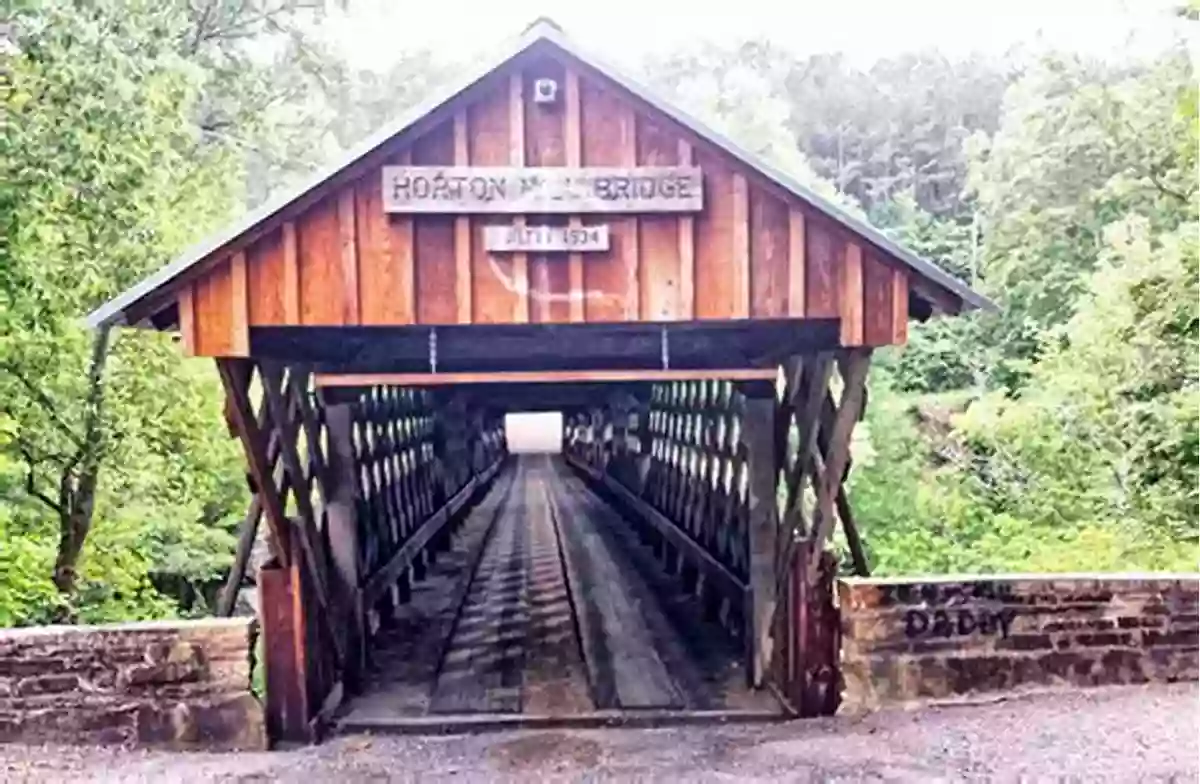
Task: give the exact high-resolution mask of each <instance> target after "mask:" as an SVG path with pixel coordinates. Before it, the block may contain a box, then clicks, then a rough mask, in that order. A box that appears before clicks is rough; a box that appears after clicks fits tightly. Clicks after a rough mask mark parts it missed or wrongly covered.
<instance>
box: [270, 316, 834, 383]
mask: <svg viewBox="0 0 1200 784" xmlns="http://www.w3.org/2000/svg"><path fill="white" fill-rule="evenodd" d="M837 341H838V321H837V319H824V320H800V319H772V320H742V321H726V322H672V323H656V324H648V323H634V324H531V325H512V324H496V325H488V326H480V325H450V326H413V327H255V328H254V329H252V330H251V335H250V350H251V353H252V354H253V355H254V356H258V357H265V358H271V359H275V360H278V361H283V362H297V363H303V364H305V365H306V366H309V367H311V368H312V369H313V370H314V371H316V372H319V373H337V374H361V373H492V372H511V371H568V370H572V371H584V370H725V369H729V368H767V367H774V366H775V365H777V364H779V363H780V362H781V361H782V359H783V358H784V357H785V356H790V355H792V354H802V353H808V352H813V351H819V350H823V349H829V348H832V347H836V346H837V345H838V343H837Z"/></svg>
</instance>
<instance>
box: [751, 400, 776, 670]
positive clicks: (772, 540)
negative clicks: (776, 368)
mask: <svg viewBox="0 0 1200 784" xmlns="http://www.w3.org/2000/svg"><path fill="white" fill-rule="evenodd" d="M744 392H745V393H746V403H745V414H744V416H743V419H742V440H743V443H744V445H745V447H746V455H747V460H748V463H747V468H748V470H749V472H750V483H749V503H750V510H749V512H750V518H749V526H748V532H747V533H748V539H749V550H750V553H749V555H750V568H749V578H750V579H749V583H750V592H749V595H748V600H747V604H748V606H747V607H746V612H745V614H744V618H745V621H746V627H747V630H748V632H749V633H748V634H747V635H746V653H747V660H748V661H747V663H748V667H747V674H748V675H749V678H750V682H751V685H752V686H755V687H759V686H762V685H763V679H764V678H765V676H766V673H767V670H768V668H769V667H770V662H771V653H772V637H773V635H772V629H771V621H772V618H773V616H774V614H775V601H776V597H775V593H776V587H775V586H776V582H775V548H776V540H777V538H778V529H779V502H778V500H777V498H776V487H777V486H778V478H779V465H778V464H777V462H776V454H775V411H776V403H775V395H774V388H773V387H770V386H769V385H765V384H764V385H758V384H755V385H753V386H750V385H747V387H746V388H745V390H744Z"/></svg>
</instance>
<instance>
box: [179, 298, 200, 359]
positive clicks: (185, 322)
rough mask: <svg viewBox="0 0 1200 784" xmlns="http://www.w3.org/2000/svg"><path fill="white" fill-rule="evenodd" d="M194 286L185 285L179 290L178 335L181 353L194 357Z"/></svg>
mask: <svg viewBox="0 0 1200 784" xmlns="http://www.w3.org/2000/svg"><path fill="white" fill-rule="evenodd" d="M193 292H194V284H191V283H185V284H184V285H183V286H182V287H181V288H180V289H179V299H178V300H177V301H176V302H177V307H178V308H179V334H180V337H181V338H182V341H183V353H184V354H185V355H187V356H189V357H194V356H196V301H195V295H194V293H193Z"/></svg>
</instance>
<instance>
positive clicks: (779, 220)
mask: <svg viewBox="0 0 1200 784" xmlns="http://www.w3.org/2000/svg"><path fill="white" fill-rule="evenodd" d="M790 244H791V237H790V230H789V226H788V207H787V204H786V203H784V201H783V200H782V199H778V198H776V197H775V196H773V195H771V194H769V193H766V192H764V191H763V190H762V189H761V188H752V189H751V190H750V315H751V316H753V317H754V318H783V317H784V316H787V315H788V310H787V298H788V289H789V282H790V281H789V280H788V253H789V252H790Z"/></svg>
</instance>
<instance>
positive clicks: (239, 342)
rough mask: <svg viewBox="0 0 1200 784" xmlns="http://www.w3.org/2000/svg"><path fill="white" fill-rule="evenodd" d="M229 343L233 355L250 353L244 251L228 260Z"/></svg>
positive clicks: (248, 283) (243, 355)
mask: <svg viewBox="0 0 1200 784" xmlns="http://www.w3.org/2000/svg"><path fill="white" fill-rule="evenodd" d="M229 271H230V284H229V306H230V313H229V332H230V334H229V345H230V353H231V354H232V355H233V356H235V357H245V356H249V355H250V298H249V295H248V289H249V285H250V282H249V279H248V278H247V273H246V253H245V251H238V252H237V253H235V254H233V257H232V258H231V259H230V261H229Z"/></svg>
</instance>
